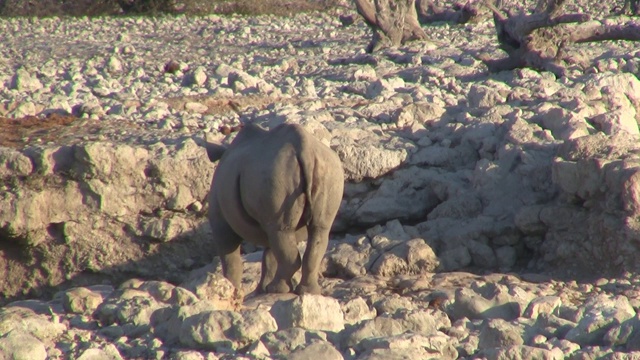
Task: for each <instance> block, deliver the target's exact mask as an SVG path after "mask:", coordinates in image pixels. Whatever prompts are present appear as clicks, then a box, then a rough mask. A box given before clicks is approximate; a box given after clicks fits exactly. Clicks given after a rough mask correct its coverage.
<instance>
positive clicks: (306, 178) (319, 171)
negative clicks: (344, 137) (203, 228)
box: [208, 124, 344, 294]
mask: <svg viewBox="0 0 640 360" xmlns="http://www.w3.org/2000/svg"><path fill="white" fill-rule="evenodd" d="M208 153H209V157H210V159H211V160H212V161H216V160H217V158H218V157H220V155H221V154H222V156H221V159H220V163H219V164H218V167H217V169H216V172H215V174H214V176H213V181H212V184H211V191H210V193H209V204H210V209H209V222H210V224H211V229H212V231H213V240H214V241H215V244H216V248H217V252H218V255H220V257H221V259H222V267H223V272H224V275H225V277H227V278H228V279H229V280H230V281H231V282H232V283H233V284H234V285H235V286H236V288H239V287H240V282H241V278H242V258H241V255H240V244H241V242H242V241H243V240H245V241H249V242H252V243H254V244H256V245H260V246H264V247H265V248H266V249H265V251H264V255H263V258H262V276H261V279H260V283H259V287H258V290H259V291H265V292H275V293H286V292H290V291H291V290H293V284H292V282H291V278H292V276H293V275H294V273H295V272H296V271H297V270H298V269H300V267H301V266H302V279H301V281H300V284H299V285H298V286H297V287H296V289H295V292H296V293H298V294H304V293H312V294H319V293H320V286H319V285H318V273H319V271H320V262H321V260H322V257H323V256H324V253H325V251H326V249H327V243H328V240H329V231H330V229H331V225H332V223H333V221H334V219H335V216H336V213H337V212H338V208H339V207H340V201H341V199H342V194H343V187H344V174H343V169H342V164H341V162H340V159H339V158H338V156H337V155H336V154H335V153H334V152H333V151H332V150H331V149H329V148H328V147H327V146H325V145H324V144H322V143H321V142H320V141H319V140H317V139H316V138H314V137H313V136H312V135H311V134H309V133H308V132H306V131H305V130H304V129H303V128H302V127H301V126H299V125H292V124H282V125H280V126H277V127H275V128H274V129H272V130H271V131H266V130H263V129H262V128H260V127H258V126H256V125H247V126H245V127H244V128H243V129H242V130H241V131H240V132H239V133H238V135H237V136H236V138H235V139H234V140H233V142H232V143H231V145H230V146H229V148H228V149H226V150H225V151H224V153H223V152H222V151H220V148H219V147H216V146H209V148H208ZM307 238H308V244H307V248H306V251H305V254H304V260H302V261H301V259H300V254H299V252H298V248H297V245H296V244H297V242H299V241H302V240H305V239H307Z"/></svg>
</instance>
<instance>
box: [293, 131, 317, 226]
mask: <svg viewBox="0 0 640 360" xmlns="http://www.w3.org/2000/svg"><path fill="white" fill-rule="evenodd" d="M302 142H304V139H303V140H302ZM301 145H302V146H301V147H300V151H299V152H298V153H297V159H298V164H300V170H301V175H302V177H303V178H304V180H303V181H304V194H305V196H306V197H307V201H306V204H305V208H307V209H306V210H307V211H305V212H306V213H307V216H309V218H308V221H311V216H313V213H314V212H313V211H312V209H311V206H312V204H313V203H314V201H313V198H312V197H311V195H312V191H311V190H312V189H313V182H314V176H313V172H314V168H315V162H316V158H315V154H314V153H313V151H312V150H311V149H310V148H309V147H308V146H305V144H304V143H302V144H301Z"/></svg>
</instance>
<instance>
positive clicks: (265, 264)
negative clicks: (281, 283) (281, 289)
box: [258, 248, 278, 293]
mask: <svg viewBox="0 0 640 360" xmlns="http://www.w3.org/2000/svg"><path fill="white" fill-rule="evenodd" d="M277 270H278V261H277V260H276V256H275V254H274V253H273V251H271V248H266V249H264V252H263V253H262V273H261V275H260V283H259V284H258V291H259V292H263V293H266V292H267V285H269V284H271V282H272V281H273V279H274V278H275V277H276V271H277Z"/></svg>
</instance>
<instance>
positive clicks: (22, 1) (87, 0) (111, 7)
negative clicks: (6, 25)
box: [0, 0, 121, 17]
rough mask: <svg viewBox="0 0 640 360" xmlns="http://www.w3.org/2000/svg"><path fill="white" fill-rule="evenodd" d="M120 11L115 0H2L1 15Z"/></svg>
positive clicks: (0, 0)
mask: <svg viewBox="0 0 640 360" xmlns="http://www.w3.org/2000/svg"><path fill="white" fill-rule="evenodd" d="M120 12H121V9H120V6H118V4H117V3H116V2H115V1H114V0H0V16H36V17H45V16H64V15H67V16H99V15H113V14H118V13H120Z"/></svg>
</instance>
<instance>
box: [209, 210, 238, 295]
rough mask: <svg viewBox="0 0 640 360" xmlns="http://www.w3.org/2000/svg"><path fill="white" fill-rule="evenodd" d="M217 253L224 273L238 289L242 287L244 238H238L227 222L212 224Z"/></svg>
mask: <svg viewBox="0 0 640 360" xmlns="http://www.w3.org/2000/svg"><path fill="white" fill-rule="evenodd" d="M211 230H212V232H213V239H214V241H215V244H216V252H217V254H216V255H218V256H220V260H222V273H223V274H224V277H226V278H227V279H229V281H231V283H232V284H233V286H235V287H236V289H238V290H240V288H241V285H242V271H243V270H242V255H241V254H240V244H241V243H242V238H240V236H238V235H237V234H236V233H235V232H234V231H233V230H232V229H231V227H230V226H229V225H228V224H227V223H226V222H221V221H216V222H213V223H211Z"/></svg>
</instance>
